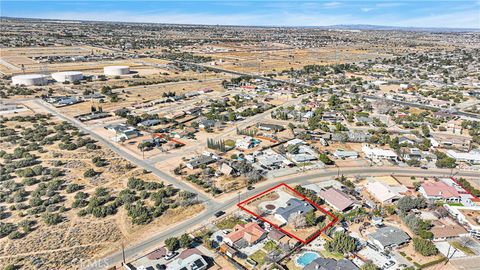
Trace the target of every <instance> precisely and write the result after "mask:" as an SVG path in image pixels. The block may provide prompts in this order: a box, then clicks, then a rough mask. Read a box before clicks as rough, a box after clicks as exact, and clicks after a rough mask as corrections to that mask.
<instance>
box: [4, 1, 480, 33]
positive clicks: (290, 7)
mask: <svg viewBox="0 0 480 270" xmlns="http://www.w3.org/2000/svg"><path fill="white" fill-rule="evenodd" d="M0 3H1V9H0V13H1V15H2V16H11V17H31V18H49V19H71V20H101V21H128V22H155V23H182V24H228V25H258V26H266V25H277V26H325V25H335V24H372V25H388V26H415V27H450V28H452V27H454V28H480V0H475V1H433V0H432V1H414V0H412V1H261V0H257V1H122V0H116V1H95V0H87V1H85V0H83V1H82V0H79V1H74V0H67V1H21V0H16V1H5V0H1V1H0Z"/></svg>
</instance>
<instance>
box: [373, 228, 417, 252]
mask: <svg viewBox="0 0 480 270" xmlns="http://www.w3.org/2000/svg"><path fill="white" fill-rule="evenodd" d="M368 237H369V238H371V239H375V240H377V241H378V242H380V244H382V246H384V247H389V246H395V245H401V244H403V243H406V242H408V240H410V236H408V234H406V233H405V232H404V231H402V230H400V229H398V228H395V227H392V226H386V227H381V228H379V229H378V230H377V231H376V232H374V233H371V234H369V235H368Z"/></svg>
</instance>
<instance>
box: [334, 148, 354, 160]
mask: <svg viewBox="0 0 480 270" xmlns="http://www.w3.org/2000/svg"><path fill="white" fill-rule="evenodd" d="M333 156H334V157H336V158H339V159H347V158H350V159H356V158H358V153H357V152H355V151H344V150H336V151H335V152H334V153H333Z"/></svg>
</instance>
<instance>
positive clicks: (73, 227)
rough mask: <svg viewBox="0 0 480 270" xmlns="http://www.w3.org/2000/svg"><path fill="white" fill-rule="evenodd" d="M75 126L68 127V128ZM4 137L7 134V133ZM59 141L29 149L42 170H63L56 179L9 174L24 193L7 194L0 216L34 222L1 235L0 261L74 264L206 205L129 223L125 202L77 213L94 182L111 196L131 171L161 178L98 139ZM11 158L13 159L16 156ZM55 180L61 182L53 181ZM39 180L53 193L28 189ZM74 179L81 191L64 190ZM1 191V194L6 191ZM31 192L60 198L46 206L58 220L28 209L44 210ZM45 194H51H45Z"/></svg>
mask: <svg viewBox="0 0 480 270" xmlns="http://www.w3.org/2000/svg"><path fill="white" fill-rule="evenodd" d="M22 115H23V116H33V115H34V114H33V113H32V112H30V113H22ZM34 123H36V122H35V121H29V122H18V121H15V120H9V121H7V122H4V123H3V125H4V128H6V129H13V130H16V131H17V134H23V133H21V130H24V129H26V128H33V127H35V126H33V125H34ZM60 123H61V122H60V121H59V120H57V119H55V118H50V119H48V120H46V122H44V123H43V124H42V125H44V126H47V127H48V128H52V127H55V126H57V125H58V124H60ZM74 132H75V131H72V134H74ZM25 134H28V132H27V133H25ZM70 136H75V135H70ZM4 138H6V139H8V138H9V137H8V136H7V137H4ZM82 138H83V139H87V138H88V137H85V136H83V137H82ZM77 142H78V141H77ZM97 144H98V143H97ZM59 145H60V144H59V143H55V142H54V143H52V144H47V145H44V146H43V150H42V151H31V153H32V154H34V155H35V156H36V158H35V160H36V161H37V162H39V164H40V165H41V167H40V168H42V167H43V168H45V169H44V171H45V172H48V171H50V173H51V171H52V170H58V171H60V172H61V173H60V174H59V175H58V176H56V177H55V178H54V179H51V180H48V179H49V178H46V176H47V175H44V177H43V176H39V175H35V174H33V175H32V176H31V177H24V176H21V175H20V174H19V173H14V174H11V175H12V176H13V178H12V179H11V180H9V181H11V183H16V185H17V191H16V192H15V193H13V195H15V196H23V198H24V199H15V201H10V200H7V201H2V202H1V203H0V207H1V209H2V213H3V214H2V222H3V223H9V224H20V222H23V221H26V220H28V221H29V222H30V223H31V224H32V225H30V228H29V231H28V232H23V233H22V234H21V237H19V238H18V239H17V237H13V236H12V235H10V236H8V237H6V236H2V237H1V238H0V265H8V264H10V263H15V264H17V265H21V266H23V267H25V269H33V268H35V269H78V268H79V265H80V262H81V261H82V260H88V259H91V258H92V257H101V256H103V255H105V254H107V253H109V252H111V251H114V250H118V248H119V247H120V244H121V242H122V241H124V242H128V243H132V242H135V241H139V240H140V239H142V238H143V237H145V236H147V235H151V234H152V233H155V232H158V230H161V229H162V228H166V227H168V226H170V225H172V224H175V223H177V222H179V221H182V220H185V219H187V218H189V217H190V216H193V215H196V214H198V213H200V212H202V210H203V208H204V206H203V205H192V206H189V207H184V206H180V205H179V206H177V207H174V208H173V207H172V208H169V209H166V210H165V211H164V212H163V213H162V214H161V215H160V216H159V217H158V218H154V219H152V220H151V222H149V223H147V224H145V225H136V224H134V223H132V219H131V217H130V214H128V213H127V210H126V209H125V208H124V207H120V208H118V211H117V212H115V213H113V214H111V215H107V216H105V217H95V216H93V215H88V214H87V215H80V214H79V213H80V212H81V211H82V210H84V208H76V207H74V206H73V205H74V204H75V201H76V200H77V195H78V193H79V192H80V191H81V192H83V193H85V194H89V197H88V198H92V196H94V195H93V194H97V192H98V191H97V190H98V188H99V187H102V188H105V189H106V190H107V191H108V192H109V193H110V194H112V196H113V197H111V198H112V199H114V198H116V197H117V196H118V194H119V192H120V191H122V190H124V189H125V188H126V187H127V186H130V185H129V184H128V182H129V179H130V178H132V177H135V178H137V179H141V180H142V181H145V182H147V183H148V182H154V183H161V182H162V179H158V178H157V177H156V176H154V175H152V174H149V173H148V172H144V171H143V170H141V169H139V168H136V167H135V166H133V165H132V164H130V162H128V161H126V160H124V159H123V158H120V157H119V156H117V155H116V154H115V153H114V152H112V151H111V150H109V149H108V148H106V147H104V146H102V145H100V144H98V146H99V147H100V148H97V149H86V148H85V147H79V148H77V149H75V150H67V149H62V148H61V147H59ZM0 146H1V149H2V150H5V151H6V153H7V154H13V153H14V149H16V148H18V145H16V144H12V143H11V142H10V141H9V140H7V141H2V142H0ZM15 151H18V149H17V150H15ZM24 156H25V154H24ZM4 157H5V156H4ZM94 158H100V159H101V160H103V162H104V165H102V166H100V167H99V166H98V165H97V164H96V163H94V162H93V159H94ZM14 160H15V162H16V160H18V159H14ZM0 161H1V162H2V164H5V162H6V161H5V159H2V160H0ZM2 166H3V165H2ZM35 166H38V165H35ZM89 169H93V170H94V171H95V172H96V173H97V174H96V175H95V176H93V177H86V176H85V172H86V171H87V170H89ZM27 178H28V179H27ZM57 180H58V181H60V182H55V181H57ZM55 183H63V184H60V186H57V187H54V186H56V185H57V184H55ZM45 184H46V185H45ZM54 184H55V185H54ZM42 185H45V187H46V188H48V189H52V190H51V191H49V192H53V193H52V194H51V195H49V194H50V193H48V192H47V194H46V195H32V194H37V193H39V192H42V191H41V190H42V188H41V186H42ZM72 185H78V186H79V187H81V189H80V191H78V192H77V191H74V192H70V191H68V190H69V187H70V186H72ZM10 186H11V185H10ZM66 187H67V188H66ZM130 188H131V186H130ZM6 190H7V189H6V188H5V187H2V192H5V191H6ZM19 190H20V191H19ZM22 190H24V191H22ZM19 192H20V193H19ZM2 194H3V195H5V193H2ZM7 194H8V193H7ZM40 194H42V193H40ZM35 196H40V197H39V198H40V200H42V201H44V202H49V200H52V198H58V199H59V202H58V203H54V204H50V205H49V206H48V207H47V208H46V211H47V212H50V211H51V212H52V213H58V214H59V215H60V216H61V217H62V221H60V222H59V223H58V224H56V225H47V224H46V222H45V214H44V213H42V212H40V213H35V212H31V211H32V210H35V211H42V210H41V209H40V208H41V207H40V208H39V207H35V206H33V205H34V200H33V198H34V197H35ZM48 196H53V197H50V199H49V197H48ZM19 198H20V197H19ZM175 198H176V197H175ZM56 200H57V199H55V202H56ZM173 200H174V201H175V200H179V199H178V198H176V199H173ZM145 203H146V205H147V206H151V205H152V203H151V202H150V201H148V202H147V201H145ZM22 205H23V206H22ZM35 205H36V204H35ZM58 207H60V208H58ZM43 211H45V209H44V210H43ZM19 228H20V226H19ZM21 228H23V227H21ZM19 230H20V229H19ZM22 230H24V229H22Z"/></svg>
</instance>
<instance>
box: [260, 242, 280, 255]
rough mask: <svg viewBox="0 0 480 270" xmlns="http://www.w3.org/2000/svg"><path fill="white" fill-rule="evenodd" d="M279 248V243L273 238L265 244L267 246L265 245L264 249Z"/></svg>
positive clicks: (268, 250)
mask: <svg viewBox="0 0 480 270" xmlns="http://www.w3.org/2000/svg"><path fill="white" fill-rule="evenodd" d="M277 248H278V245H277V244H276V243H275V242H273V241H272V240H270V241H268V242H267V243H266V244H265V246H263V249H264V250H265V251H267V252H270V251H273V250H276V249H277Z"/></svg>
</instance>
